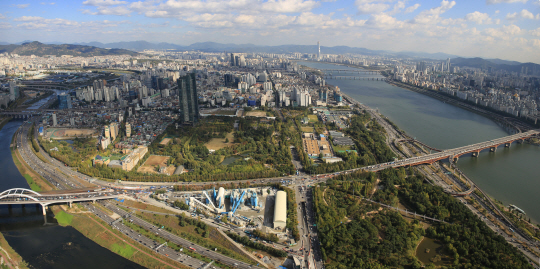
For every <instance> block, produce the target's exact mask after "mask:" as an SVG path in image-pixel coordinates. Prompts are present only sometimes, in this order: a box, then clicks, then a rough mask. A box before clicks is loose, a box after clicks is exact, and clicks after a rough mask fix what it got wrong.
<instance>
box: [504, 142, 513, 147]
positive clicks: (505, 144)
mask: <svg viewBox="0 0 540 269" xmlns="http://www.w3.org/2000/svg"><path fill="white" fill-rule="evenodd" d="M510 145H512V142H510V143H504V147H506V148H509V147H510Z"/></svg>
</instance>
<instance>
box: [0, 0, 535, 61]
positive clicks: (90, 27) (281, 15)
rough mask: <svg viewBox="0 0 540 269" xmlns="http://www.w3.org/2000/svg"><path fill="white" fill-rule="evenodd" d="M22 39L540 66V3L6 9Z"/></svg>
mask: <svg viewBox="0 0 540 269" xmlns="http://www.w3.org/2000/svg"><path fill="white" fill-rule="evenodd" d="M23 40H38V41H41V42H66V43H73V42H90V41H99V42H104V43H107V42H118V41H135V40H146V41H149V42H170V43H175V44H181V45H189V44H192V43H195V42H204V41H213V42H220V43H237V44H240V43H253V44H258V45H283V44H302V45H305V44H315V43H316V42H317V41H320V42H321V45H322V46H338V45H346V46H353V47H365V48H368V49H383V50H393V51H424V52H445V53H450V54H456V55H461V56H466V57H475V56H479V57H485V58H501V59H508V60H517V61H532V62H536V63H540V53H539V52H540V0H468V1H465V0H457V1H446V0H443V1H437V0H436V1H414V0H227V1H223V0H204V1H200V0H140V1H134V0H69V1H68V0H49V1H39V0H38V1H25V0H17V1H14V0H2V1H1V2H0V41H4V42H20V41H23ZM323 53H324V51H323Z"/></svg>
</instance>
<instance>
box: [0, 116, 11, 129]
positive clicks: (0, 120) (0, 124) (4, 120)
mask: <svg viewBox="0 0 540 269" xmlns="http://www.w3.org/2000/svg"><path fill="white" fill-rule="evenodd" d="M10 120H11V117H5V118H4V117H2V118H0V130H2V128H4V125H6V124H7V123H8V122H9V121H10Z"/></svg>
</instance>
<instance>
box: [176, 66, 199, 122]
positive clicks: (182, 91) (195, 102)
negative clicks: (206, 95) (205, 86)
mask: <svg viewBox="0 0 540 269" xmlns="http://www.w3.org/2000/svg"><path fill="white" fill-rule="evenodd" d="M177 83H178V97H179V105H180V110H181V112H180V122H181V123H188V122H191V123H193V124H194V123H195V122H197V120H198V119H199V97H198V96H197V83H196V81H195V73H191V74H189V75H186V76H183V77H180V78H179V79H178V80H177Z"/></svg>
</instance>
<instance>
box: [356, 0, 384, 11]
mask: <svg viewBox="0 0 540 269" xmlns="http://www.w3.org/2000/svg"><path fill="white" fill-rule="evenodd" d="M386 2H389V0H356V1H355V2H354V4H355V5H356V7H357V8H358V13H359V14H373V13H381V12H383V11H385V10H387V9H388V8H389V7H390V5H389V4H387V3H386Z"/></svg>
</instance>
